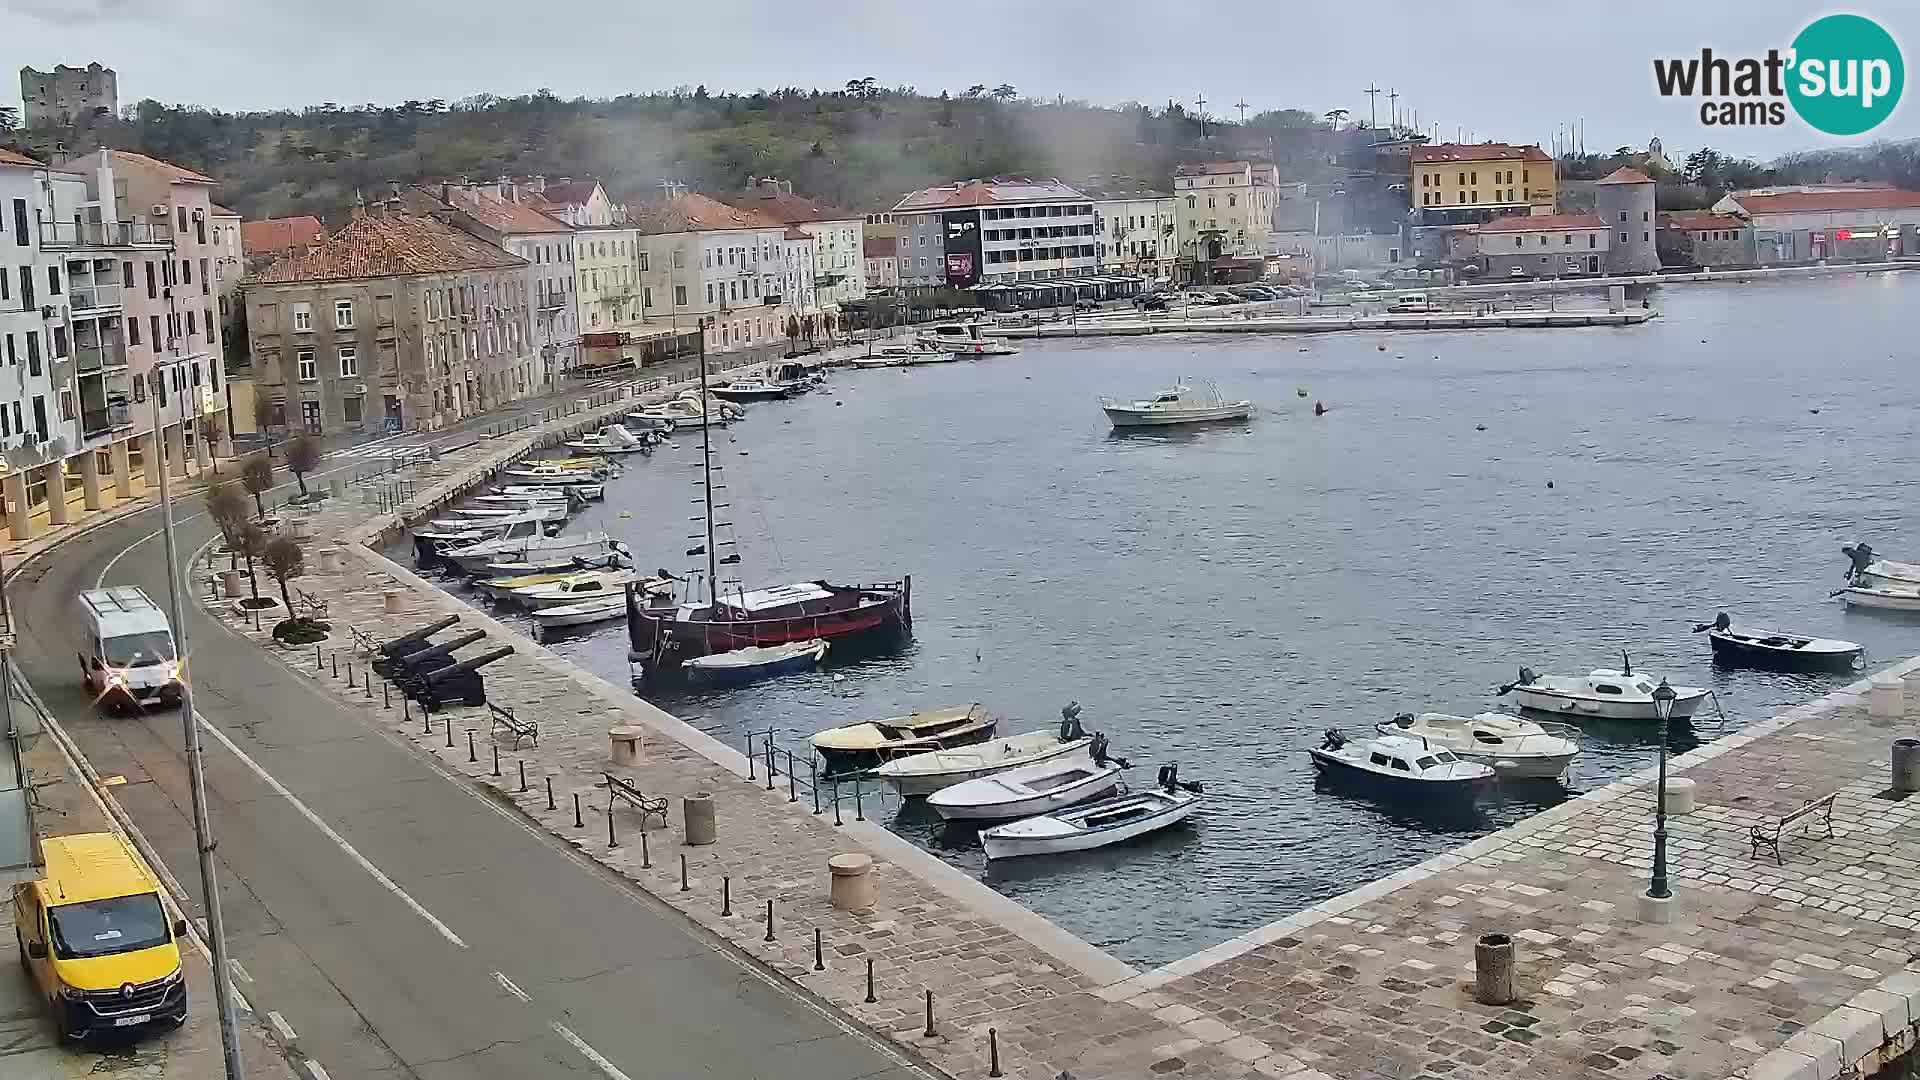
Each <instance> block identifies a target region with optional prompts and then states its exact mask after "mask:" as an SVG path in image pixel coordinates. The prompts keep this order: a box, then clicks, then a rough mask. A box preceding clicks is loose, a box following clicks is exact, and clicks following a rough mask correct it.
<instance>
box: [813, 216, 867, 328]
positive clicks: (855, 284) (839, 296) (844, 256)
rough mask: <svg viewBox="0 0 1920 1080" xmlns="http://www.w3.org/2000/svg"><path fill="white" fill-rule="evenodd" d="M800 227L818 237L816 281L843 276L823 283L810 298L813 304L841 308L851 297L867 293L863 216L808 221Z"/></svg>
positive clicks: (816, 239) (814, 252) (815, 267)
mask: <svg viewBox="0 0 1920 1080" xmlns="http://www.w3.org/2000/svg"><path fill="white" fill-rule="evenodd" d="M800 229H801V231H802V232H805V233H806V234H807V235H809V236H811V237H813V238H814V245H813V249H814V250H813V260H814V275H813V276H814V278H815V280H816V282H818V281H824V280H827V279H828V278H829V277H830V276H833V275H838V276H839V277H840V281H839V283H838V284H835V285H821V286H819V287H818V288H817V289H816V290H815V292H814V294H813V296H812V297H811V298H810V299H809V306H811V307H821V308H837V307H839V306H840V305H841V304H844V303H846V302H847V301H849V300H858V299H860V298H861V297H863V296H865V295H867V282H866V275H865V273H864V272H863V268H862V266H861V254H860V244H861V235H862V234H861V221H860V219H858V218H846V219H844V220H839V221H814V222H807V223H806V224H803V225H801V226H800Z"/></svg>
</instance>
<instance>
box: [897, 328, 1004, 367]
mask: <svg viewBox="0 0 1920 1080" xmlns="http://www.w3.org/2000/svg"><path fill="white" fill-rule="evenodd" d="M918 343H919V344H920V345H924V346H927V347H928V348H930V349H934V350H938V351H940V352H943V353H951V354H953V355H955V356H1011V355H1013V354H1014V353H1017V352H1019V351H1020V350H1019V349H1017V348H1015V347H1014V346H1012V345H1009V344H1007V343H1006V342H1005V341H1002V340H1000V339H999V338H991V337H988V336H986V333H985V332H984V330H983V328H982V326H981V324H980V323H978V322H964V323H946V324H944V325H940V326H935V327H933V328H932V329H931V330H929V331H927V332H926V333H924V334H921V335H920V337H919V341H918ZM907 360H908V362H909V363H914V362H925V358H924V357H921V356H918V355H916V356H910V357H908V358H907Z"/></svg>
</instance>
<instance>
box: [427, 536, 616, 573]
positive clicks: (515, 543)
mask: <svg viewBox="0 0 1920 1080" xmlns="http://www.w3.org/2000/svg"><path fill="white" fill-rule="evenodd" d="M609 551H612V552H618V553H620V554H622V555H625V554H627V550H626V545H625V544H622V543H621V542H620V541H618V540H615V539H613V538H612V537H609V536H608V535H607V534H606V533H603V532H591V533H585V534H583V535H580V536H522V537H512V538H503V539H499V540H483V541H481V542H480V543H478V544H467V545H465V546H463V547H458V548H449V549H446V550H443V551H441V552H440V557H441V558H443V559H445V560H446V561H448V562H450V563H452V564H453V565H454V566H456V567H458V568H459V569H460V570H462V571H463V572H465V573H469V574H479V573H483V572H485V571H486V569H487V565H488V564H489V563H495V562H500V561H503V560H505V559H506V558H507V557H508V556H514V557H516V558H517V559H518V560H519V561H522V562H539V561H541V560H549V559H594V558H599V557H603V556H605V555H606V554H607V553H608V552H609ZM490 576H492V575H490Z"/></svg>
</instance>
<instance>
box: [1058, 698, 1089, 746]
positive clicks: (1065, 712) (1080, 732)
mask: <svg viewBox="0 0 1920 1080" xmlns="http://www.w3.org/2000/svg"><path fill="white" fill-rule="evenodd" d="M1086 737H1087V731H1086V729H1085V728H1083V727H1081V726H1080V703H1079V702H1077V701H1069V702H1067V704H1066V705H1065V706H1064V707H1063V708H1061V710H1060V741H1061V742H1072V741H1074V740H1075V739H1084V738H1086Z"/></svg>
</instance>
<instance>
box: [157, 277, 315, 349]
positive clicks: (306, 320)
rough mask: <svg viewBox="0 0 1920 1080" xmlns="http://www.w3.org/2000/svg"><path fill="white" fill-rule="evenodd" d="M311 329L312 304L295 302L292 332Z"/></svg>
mask: <svg viewBox="0 0 1920 1080" xmlns="http://www.w3.org/2000/svg"><path fill="white" fill-rule="evenodd" d="M147 269H149V270H151V269H153V268H152V267H148V268H147ZM312 329H313V307H312V305H310V304H295V305H293V330H294V333H296V334H297V333H303V332H305V331H308V330H312Z"/></svg>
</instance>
